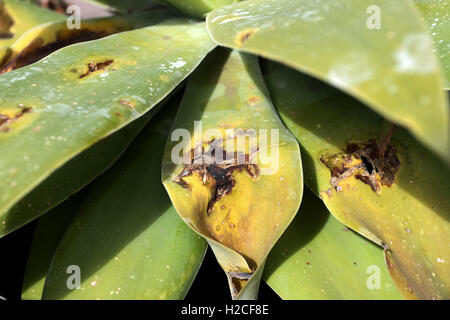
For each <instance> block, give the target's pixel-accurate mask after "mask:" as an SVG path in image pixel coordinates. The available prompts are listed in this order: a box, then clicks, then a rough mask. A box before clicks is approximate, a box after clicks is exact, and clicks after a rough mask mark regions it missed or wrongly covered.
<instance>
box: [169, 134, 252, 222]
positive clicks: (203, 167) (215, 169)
mask: <svg viewBox="0 0 450 320" xmlns="http://www.w3.org/2000/svg"><path fill="white" fill-rule="evenodd" d="M209 145H210V146H211V147H212V148H213V149H212V151H211V152H210V153H209V154H205V152H204V148H203V147H201V150H202V153H201V156H199V157H194V155H195V149H191V164H186V165H185V167H184V168H183V170H182V171H181V173H180V174H179V175H177V176H176V177H175V178H173V181H174V182H176V183H178V184H179V185H180V186H182V187H183V188H185V189H188V188H189V185H188V184H187V182H186V181H185V180H184V179H183V178H184V177H187V176H190V175H192V174H194V173H197V174H198V175H199V176H200V177H201V179H202V182H203V184H205V183H206V182H207V181H209V182H211V184H212V186H213V196H212V198H211V200H210V201H209V203H208V209H207V214H208V216H209V215H210V214H211V213H212V212H213V211H214V204H215V203H216V202H217V201H219V200H220V199H222V198H223V197H225V196H226V195H228V194H230V193H231V192H232V191H233V187H234V186H235V184H236V181H235V180H234V179H233V176H232V175H233V172H235V171H237V172H242V171H245V172H247V174H248V175H249V176H250V177H252V178H255V179H256V178H257V177H259V174H260V170H259V166H258V165H257V164H252V163H250V156H249V155H248V154H243V153H239V152H234V153H227V152H226V150H223V149H220V150H221V151H219V152H222V159H224V160H223V162H222V163H219V164H218V163H215V157H216V147H217V144H214V142H210V143H209ZM227 159H230V160H227ZM240 159H243V160H245V163H242V162H244V161H240ZM196 163H198V164H196Z"/></svg>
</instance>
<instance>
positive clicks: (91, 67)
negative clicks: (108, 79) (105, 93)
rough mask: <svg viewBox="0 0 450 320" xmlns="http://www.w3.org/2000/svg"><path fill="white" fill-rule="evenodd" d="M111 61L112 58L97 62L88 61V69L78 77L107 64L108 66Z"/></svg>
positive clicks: (82, 76) (101, 68)
mask: <svg viewBox="0 0 450 320" xmlns="http://www.w3.org/2000/svg"><path fill="white" fill-rule="evenodd" d="M113 62H114V60H106V61H103V62H98V63H95V62H89V63H88V70H87V71H86V72H85V73H83V74H82V75H81V76H80V79H81V78H84V77H86V76H88V75H90V74H91V73H93V72H96V71H99V70H103V69H105V68H106V67H107V66H109V65H110V64H111V63H113Z"/></svg>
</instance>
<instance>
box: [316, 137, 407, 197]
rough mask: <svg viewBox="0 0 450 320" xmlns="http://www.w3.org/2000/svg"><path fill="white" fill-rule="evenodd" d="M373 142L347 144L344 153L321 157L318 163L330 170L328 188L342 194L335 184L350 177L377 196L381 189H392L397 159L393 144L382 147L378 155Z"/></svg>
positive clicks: (375, 144) (339, 187)
mask: <svg viewBox="0 0 450 320" xmlns="http://www.w3.org/2000/svg"><path fill="white" fill-rule="evenodd" d="M378 145H379V144H377V142H376V140H375V139H370V140H369V141H367V142H362V143H357V142H349V143H348V144H347V148H346V150H345V152H343V153H338V154H335V155H332V156H324V155H323V156H321V157H320V160H321V161H322V163H323V164H325V165H326V166H327V167H328V168H329V169H330V171H331V181H330V183H331V186H332V187H334V188H335V190H336V191H342V187H341V186H339V183H340V182H341V181H343V180H345V179H347V178H348V177H350V176H354V177H355V178H356V179H358V180H361V181H362V182H364V183H365V184H367V185H369V186H370V187H371V188H372V190H373V191H374V192H377V193H379V192H380V190H381V186H388V187H390V186H392V185H393V184H394V183H395V181H396V174H397V172H398V170H399V169H400V165H401V163H400V160H399V159H398V157H397V151H396V148H395V147H394V146H393V145H391V144H390V145H388V146H384V147H383V148H384V149H385V150H383V152H380V150H379V147H378Z"/></svg>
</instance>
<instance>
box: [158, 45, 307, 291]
mask: <svg viewBox="0 0 450 320" xmlns="http://www.w3.org/2000/svg"><path fill="white" fill-rule="evenodd" d="M194 121H200V122H199V123H197V124H196V125H195V124H194ZM251 130H254V131H253V132H252V131H251ZM264 130H266V131H265V133H266V136H265V134H264ZM183 131H184V132H185V133H186V134H187V135H188V136H186V135H185V136H182V141H181V142H178V139H180V137H178V136H177V135H178V134H179V133H180V132H183ZM276 134H278V137H276V136H275V135H276ZM247 135H248V136H247ZM249 136H251V137H253V138H254V139H255V140H252V139H251V138H249ZM269 136H270V138H269ZM191 138H192V139H191ZM266 138H267V139H266ZM236 144H237V146H236ZM180 147H183V150H180ZM202 149H203V151H202ZM180 152H182V153H181V154H180ZM176 156H180V157H181V156H182V157H183V159H184V160H185V161H184V162H180V161H178V160H177V159H176ZM221 158H223V159H221ZM192 159H195V162H193V161H192ZM191 162H192V163H191ZM301 170H302V168H301V160H300V153H299V148H298V144H297V142H296V141H295V139H294V138H293V137H292V135H291V134H290V133H289V131H287V130H286V128H285V127H284V126H283V124H282V123H281V121H280V119H279V118H278V116H277V114H276V112H275V110H274V108H273V106H272V104H271V102H270V99H269V97H268V95H267V91H266V88H265V85H264V82H263V80H262V78H261V74H260V70H259V65H258V59H257V58H256V57H253V56H250V55H245V54H240V53H238V52H236V51H233V52H231V54H230V52H229V51H228V50H225V49H221V50H218V51H217V52H215V53H214V54H213V55H211V56H209V57H208V58H207V60H206V61H205V62H204V64H202V65H201V66H200V67H199V69H198V71H196V72H195V73H194V74H193V76H192V78H191V79H190V81H189V83H188V85H187V88H186V93H185V96H184V98H183V102H182V104H181V107H180V109H179V111H178V114H177V118H176V120H175V124H174V126H173V132H172V135H171V139H170V141H169V142H168V145H167V147H166V151H165V156H164V161H163V175H162V179H163V183H164V186H165V187H166V189H167V191H168V193H169V195H170V198H171V200H172V203H173V204H174V206H175V208H176V209H177V211H178V213H179V214H180V215H181V217H182V218H183V219H184V220H185V221H186V223H188V224H189V225H190V226H191V227H192V228H193V229H194V230H195V231H196V232H198V233H199V234H200V235H202V236H203V237H205V238H206V239H207V240H208V242H209V244H210V245H211V247H212V249H213V251H214V253H215V255H216V257H217V259H218V261H219V264H220V265H221V266H222V268H223V269H224V271H225V272H226V274H227V276H228V279H229V283H230V289H231V292H232V296H233V298H239V297H241V296H242V297H245V298H251V297H253V298H254V297H255V294H256V292H257V287H258V283H259V277H260V276H261V269H262V265H263V263H264V260H265V258H266V256H267V254H268V253H269V251H270V249H271V247H272V246H273V245H274V243H275V242H276V240H277V239H278V238H279V237H280V236H281V234H282V233H283V231H284V230H285V229H286V227H287V226H288V224H289V223H290V221H291V220H292V219H293V217H294V215H295V213H296V212H297V209H298V207H299V204H300V200H301V195H302V188H303V181H302V171H301ZM246 288H250V291H251V292H250V291H247V292H246Z"/></svg>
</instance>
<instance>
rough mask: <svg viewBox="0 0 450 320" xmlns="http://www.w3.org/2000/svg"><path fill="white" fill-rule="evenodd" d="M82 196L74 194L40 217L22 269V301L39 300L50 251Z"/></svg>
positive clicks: (60, 237)
mask: <svg viewBox="0 0 450 320" xmlns="http://www.w3.org/2000/svg"><path fill="white" fill-rule="evenodd" d="M83 195H84V193H83V192H82V193H81V194H76V195H74V196H73V197H71V198H70V199H68V200H67V201H65V202H63V203H62V204H60V205H59V206H57V207H56V208H54V209H53V210H51V211H50V212H48V213H47V214H46V215H45V216H43V217H41V218H39V220H38V224H37V226H36V230H35V231H34V235H33V241H32V244H31V249H30V254H29V256H28V262H27V267H26V269H25V277H24V280H23V289H22V299H23V300H40V299H41V298H42V291H43V290H44V282H45V278H46V275H47V271H48V268H49V266H50V263H51V261H52V257H53V254H54V253H55V251H56V248H57V246H58V244H59V242H60V241H61V239H62V237H63V236H64V233H65V231H66V230H67V227H68V226H69V224H70V222H71V221H72V219H73V217H74V216H75V214H76V212H77V210H78V208H79V207H80V201H81V200H82V197H83Z"/></svg>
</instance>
